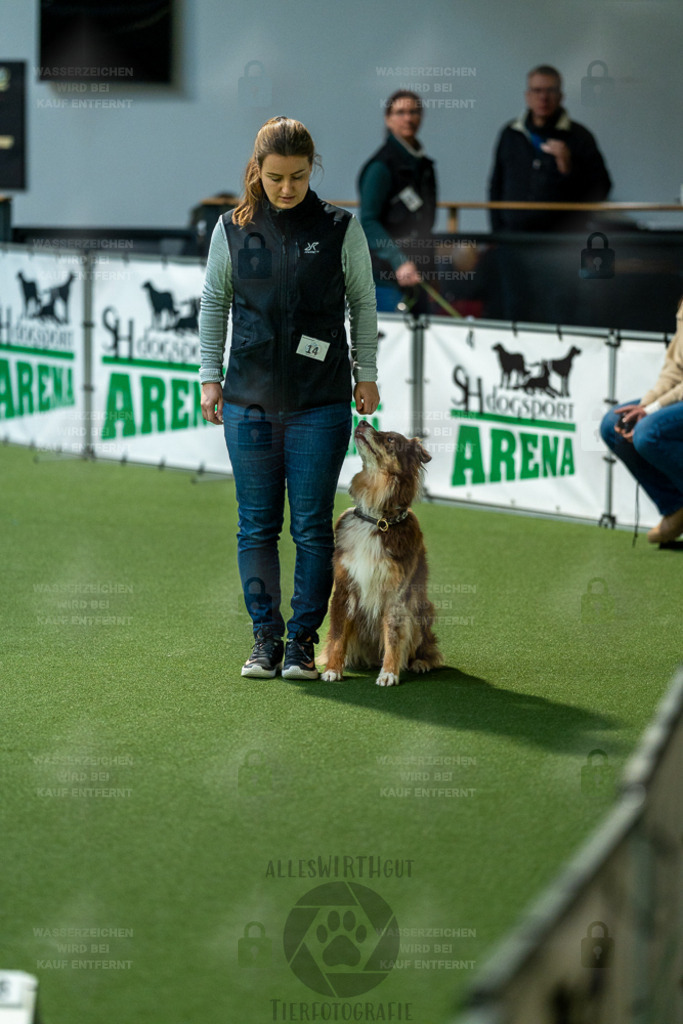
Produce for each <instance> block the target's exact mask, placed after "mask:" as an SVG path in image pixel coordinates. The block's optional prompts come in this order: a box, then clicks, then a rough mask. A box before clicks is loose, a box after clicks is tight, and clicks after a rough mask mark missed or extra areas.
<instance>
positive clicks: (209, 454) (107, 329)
mask: <svg viewBox="0 0 683 1024" xmlns="http://www.w3.org/2000/svg"><path fill="white" fill-rule="evenodd" d="M93 282H94V289H93V290H94V295H93V320H94V329H93V348H94V359H93V376H94V394H93V420H94V423H95V431H94V445H93V446H94V450H95V454H96V455H97V456H98V457H100V458H113V459H122V458H126V459H130V460H131V461H135V462H151V463H154V464H156V465H159V464H161V463H163V464H166V465H169V466H176V467H179V468H181V469H198V468H200V467H202V466H203V467H204V469H205V470H210V471H214V472H220V473H225V472H228V471H229V469H230V463H229V461H228V455H227V450H226V447H225V440H224V437H223V431H222V430H221V429H220V428H219V427H216V426H213V425H211V424H207V423H206V422H205V420H204V419H203V417H202V413H201V388H200V385H199V325H198V314H199V300H200V296H201V292H202V287H203V283H204V268H203V266H202V265H201V264H199V263H197V262H196V261H186V262H183V261H180V260H167V261H159V260H157V259H149V260H145V259H141V258H139V259H135V260H121V259H118V258H113V259H112V258H110V259H106V260H102V259H99V258H98V260H97V261H96V263H95V268H94V271H93Z"/></svg>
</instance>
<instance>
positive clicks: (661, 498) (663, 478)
mask: <svg viewBox="0 0 683 1024" xmlns="http://www.w3.org/2000/svg"><path fill="white" fill-rule="evenodd" d="M638 401H639V400H638V399H637V398H634V399H632V400H631V401H630V402H620V403H619V405H620V406H622V405H637V404H638ZM617 408H618V407H617ZM619 415H620V414H619V413H618V412H615V411H614V410H613V409H612V410H610V412H608V413H606V414H605V416H604V417H603V420H602V423H601V424H600V434H601V436H602V439H603V441H604V442H605V444H606V445H607V447H608V448H611V450H612V451H613V452H614V454H615V455H616V456H617V458H619V459H621V461H622V462H623V463H624V465H625V466H626V468H627V469H628V470H629V471H630V472H631V473H632V474H633V476H634V477H635V478H636V480H637V481H638V483H639V484H640V485H641V487H642V488H643V490H644V491H646V492H647V494H648V495H649V496H650V498H651V499H652V501H653V502H654V503H655V505H656V506H657V508H658V509H659V511H660V512H661V514H662V515H663V516H670V515H672V514H673V513H674V512H677V511H678V510H679V509H680V508H683V402H675V403H674V404H673V405H666V406H664V408H663V409H659V410H658V412H652V413H649V415H647V416H643V418H642V419H641V420H639V422H638V423H637V424H636V427H635V430H634V431H633V439H632V440H633V443H631V442H630V441H625V440H624V438H623V437H622V436H621V434H618V433H617V432H616V430H615V429H614V428H615V426H616V424H617V421H618V419H619Z"/></svg>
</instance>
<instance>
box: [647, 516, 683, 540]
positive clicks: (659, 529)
mask: <svg viewBox="0 0 683 1024" xmlns="http://www.w3.org/2000/svg"><path fill="white" fill-rule="evenodd" d="M682 533H683V508H679V510H678V512H672V513H671V515H670V516H664V518H663V519H662V521H661V523H659V525H658V526H655V527H654V528H653V529H652V530H650V532H649V533H648V535H647V539H648V540H649V541H650V544H668V543H669V541H671V540H676V537H680V535H681V534H682Z"/></svg>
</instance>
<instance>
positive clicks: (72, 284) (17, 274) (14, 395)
mask: <svg viewBox="0 0 683 1024" xmlns="http://www.w3.org/2000/svg"><path fill="white" fill-rule="evenodd" d="M83 267H84V264H83V260H82V259H81V258H80V257H79V256H74V255H71V254H68V255H67V254H62V253H45V254H42V253H40V254H36V253H32V252H29V251H28V250H26V249H25V248H20V247H16V248H15V247H13V246H8V247H7V248H6V249H3V250H2V252H0V436H1V437H2V438H3V439H4V440H7V441H13V442H15V443H17V444H34V445H36V446H37V447H39V448H51V449H62V450H63V451H65V452H73V453H74V454H79V453H81V452H82V451H83V449H84V448H85V445H86V443H87V432H86V427H85V424H84V421H83V331H82V323H83Z"/></svg>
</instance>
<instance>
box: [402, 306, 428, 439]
mask: <svg viewBox="0 0 683 1024" xmlns="http://www.w3.org/2000/svg"><path fill="white" fill-rule="evenodd" d="M405 322H406V326H407V327H408V330H409V331H410V333H411V335H412V345H411V360H410V363H411V379H410V381H409V383H410V384H412V386H413V387H412V417H411V420H412V434H413V437H424V436H425V430H424V339H425V330H426V328H427V327H429V317H427V316H424V315H423V314H420V316H417V317H412V316H407V317H406V318H405Z"/></svg>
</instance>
